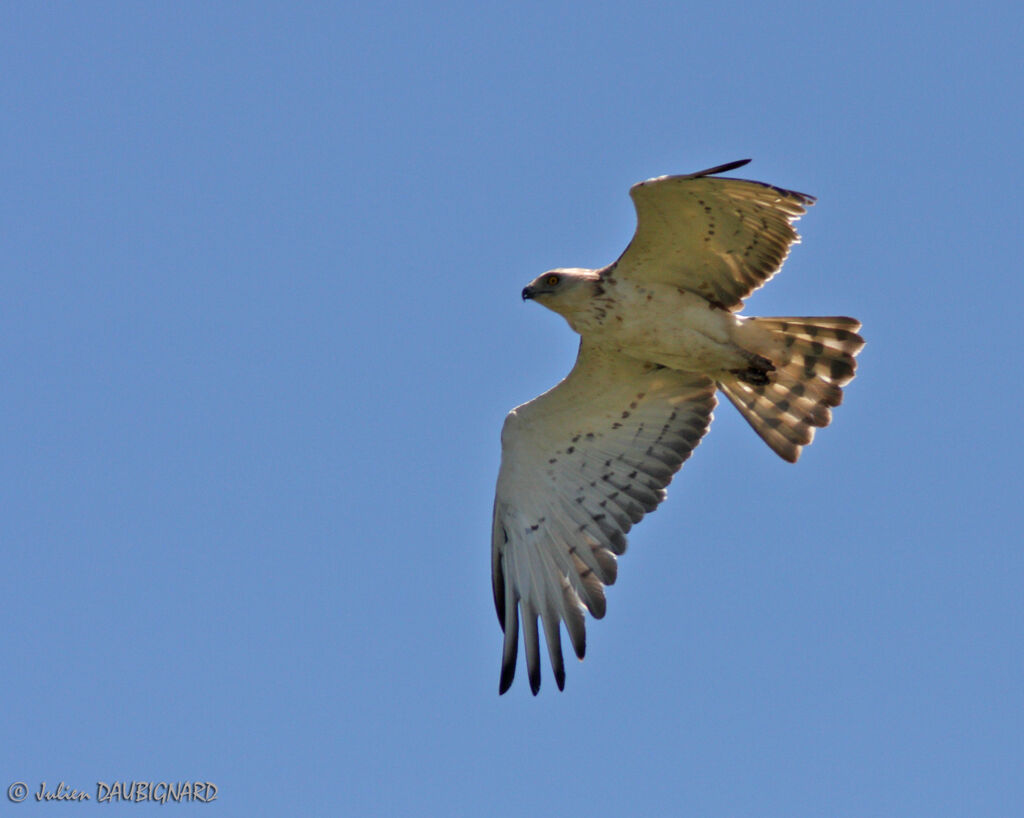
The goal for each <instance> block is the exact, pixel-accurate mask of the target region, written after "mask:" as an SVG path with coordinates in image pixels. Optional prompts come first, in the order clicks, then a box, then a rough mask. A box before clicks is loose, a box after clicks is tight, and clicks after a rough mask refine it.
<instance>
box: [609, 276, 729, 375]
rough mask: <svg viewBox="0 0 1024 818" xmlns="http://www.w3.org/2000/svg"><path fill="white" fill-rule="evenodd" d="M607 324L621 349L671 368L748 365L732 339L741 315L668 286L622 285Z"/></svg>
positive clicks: (711, 371) (713, 370)
mask: <svg viewBox="0 0 1024 818" xmlns="http://www.w3.org/2000/svg"><path fill="white" fill-rule="evenodd" d="M617 289H619V290H620V291H621V293H620V292H617V293H616V295H617V299H616V301H617V302H618V304H619V309H617V310H615V311H614V312H612V313H610V314H609V315H608V317H607V320H606V321H605V322H604V327H605V329H606V331H607V333H608V335H609V340H613V339H614V340H613V342H614V343H615V345H616V346H618V347H619V348H620V349H621V350H622V352H623V353H624V354H626V355H629V356H630V357H633V358H639V359H641V360H645V361H653V362H654V363H658V364H661V365H662V366H667V367H670V368H671V369H679V370H683V371H687V372H705V373H708V374H714V373H718V372H725V371H728V370H730V369H735V368H737V367H740V366H745V365H746V358H745V356H744V354H743V352H742V350H740V349H739V348H738V347H737V346H736V345H735V344H734V343H733V341H732V330H733V328H734V327H735V326H736V325H737V323H738V319H737V317H736V316H734V315H733V314H732V313H729V312H727V311H725V310H723V309H720V308H717V307H715V306H713V305H712V304H710V303H709V302H708V301H707V300H706V299H704V298H702V297H700V296H699V295H695V294H693V293H690V292H687V291H685V290H680V289H678V288H677V287H672V286H670V285H665V284H648V285H645V286H643V287H641V286H636V285H633V286H628V287H623V286H622V285H621V284H620V285H619V288H617Z"/></svg>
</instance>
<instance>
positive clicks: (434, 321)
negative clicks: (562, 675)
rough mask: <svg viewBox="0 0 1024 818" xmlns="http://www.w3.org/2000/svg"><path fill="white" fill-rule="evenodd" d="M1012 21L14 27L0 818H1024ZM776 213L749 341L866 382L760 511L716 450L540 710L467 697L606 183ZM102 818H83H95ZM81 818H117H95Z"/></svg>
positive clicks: (752, 9)
mask: <svg viewBox="0 0 1024 818" xmlns="http://www.w3.org/2000/svg"><path fill="white" fill-rule="evenodd" d="M1022 36H1024V13H1022V11H1021V7H1020V4H1019V3H1009V2H1007V3H1005V4H1000V3H989V4H980V5H979V4H962V5H961V4H949V3H944V2H941V1H940V2H938V3H934V2H929V3H924V2H920V3H891V2H867V3H833V2H806V3H772V4H768V3H763V4H754V3H733V2H718V3H714V4H703V5H696V4H688V3H674V2H672V3H669V2H665V3H648V2H639V3H621V4H609V3H600V2H599V3H593V2H588V3H567V2H550V0H545V2H529V3H518V4H500V5H499V4H483V3H476V2H473V3H469V2H466V3H440V4H426V3H423V4H417V3H406V2H384V3H372V4H371V3H322V4H321V3H302V4H293V3H280V4H265V3H239V4H229V3H215V4H210V3H145V4H143V3H124V4H107V3H95V2H81V3H70V2H68V3H50V2H46V3H23V4H7V5H6V6H5V9H4V11H3V12H2V24H0V89H2V99H0V104H2V112H3V116H2V123H0V191H2V196H0V248H2V252H0V259H2V261H0V265H2V276H0V390H2V397H0V419H2V425H0V429H2V431H0V545H2V552H0V554H2V559H3V562H2V565H3V570H2V573H0V610H2V621H0V625H2V627H0V651H2V656H3V660H4V661H3V670H2V673H0V676H2V679H3V681H2V683H0V691H2V700H3V707H2V708H0V730H2V732H0V776H2V781H0V784H2V786H3V789H4V791H5V792H6V790H7V789H8V787H9V786H10V785H11V784H14V783H16V782H24V783H25V785H26V786H27V788H28V790H29V795H28V797H27V799H26V801H25V802H24V803H22V804H20V805H15V804H11V803H10V802H8V801H7V800H6V796H5V795H3V794H2V793H0V813H2V814H4V815H7V814H11V815H22V814H26V815H27V814H36V813H37V812H38V813H43V812H45V813H46V814H50V813H52V812H53V811H54V809H60V808H57V807H55V805H53V804H38V803H36V802H35V799H34V793H35V792H36V791H38V789H39V787H40V785H41V784H42V782H44V781H45V782H47V786H48V787H50V788H51V789H53V788H56V785H57V784H58V782H60V781H64V782H65V783H66V784H67V786H68V787H71V788H77V789H80V790H84V791H85V792H87V793H89V794H90V797H91V801H90V803H88V804H85V805H81V806H76V807H66V808H63V811H65V812H67V813H68V814H70V813H71V812H72V811H74V812H75V814H76V815H78V814H83V815H84V814H91V813H93V812H98V811H99V810H100V809H101V807H100V805H98V804H97V803H96V796H97V782H106V783H108V784H109V783H111V782H114V781H131V780H137V781H152V782H160V781H180V780H201V781H210V782H213V783H214V784H215V785H216V786H217V788H218V789H217V800H216V802H215V803H213V804H210V805H200V804H191V805H185V804H179V805H163V806H161V805H159V804H152V803H151V804H140V805H137V806H132V807H130V808H128V807H125V808H123V809H125V810H128V811H130V812H131V814H132V815H133V816H135V815H146V814H151V813H152V814H159V815H163V816H168V815H193V814H200V813H201V814H203V815H212V814H219V815H232V816H234V815H239V816H242V815H245V816H262V815H266V816H280V815H308V816H317V815H325V816H333V815H339V816H349V815H351V816H377V815H410V816H411V815H459V816H518V815H533V816H546V815H570V814H581V815H588V816H606V815H607V816H620V815H630V814H632V815H651V816H656V815H695V816H759V817H760V816H780V817H782V816H785V818H794V816H856V817H857V818H863V817H864V816H901V818H905V816H929V818H935V817H936V816H1016V815H1022V814H1024V747H1022V735H1024V732H1022V731H1024V658H1022V657H1024V625H1022V620H1024V604H1022V587H1024V556H1022V553H1024V546H1022V544H1021V539H1022V538H1021V534H1020V530H1021V527H1022V506H1024V496H1022V488H1021V485H1022V482H1021V459H1022V457H1021V456H1022V445H1021V438H1020V433H1019V416H1020V409H1021V406H1022V405H1024V385H1022V384H1024V381H1022V366H1021V361H1020V353H1021V348H1022V335H1021V329H1020V319H1019V317H1018V313H1019V305H1020V303H1021V301H1022V299H1024V287H1022V269H1021V254H1020V244H1021V236H1022V230H1024V215H1022V214H1024V208H1022V206H1021V196H1020V191H1021V189H1022V186H1024V178H1022V176H1024V174H1022V170H1024V162H1022V151H1021V147H1022V146H1021V138H1022V134H1024V117H1022V106H1021V100H1022V99H1024V69H1022V62H1021V57H1020V41H1021V37H1022ZM748 156H749V157H753V159H754V162H753V164H751V165H750V166H749V167H747V168H744V169H743V171H742V174H741V175H743V176H745V177H747V178H754V179H760V180H763V181H767V182H771V183H773V184H777V185H780V186H784V187H790V188H794V189H796V190H801V191H806V192H808V193H812V194H815V195H817V196H818V197H819V202H818V204H817V205H816V206H815V207H814V208H813V209H812V210H811V212H810V213H809V214H808V215H807V216H806V217H805V218H804V219H803V221H802V222H801V223H800V229H801V233H802V234H803V238H804V240H803V244H802V245H801V246H799V247H797V248H796V249H795V251H794V253H793V254H792V256H791V257H790V260H789V262H788V263H787V265H786V267H785V270H784V271H783V273H782V274H780V275H779V276H778V277H777V278H776V279H775V280H774V281H773V282H772V283H771V284H770V286H768V287H766V288H765V289H763V290H762V291H759V292H758V293H757V294H756V295H755V296H754V297H753V298H752V299H751V301H750V304H749V306H748V308H747V312H748V313H749V314H762V315H800V314H810V315H814V314H823V315H830V314H837V313H838V314H850V315H854V316H857V317H859V318H861V319H862V320H863V321H864V335H865V337H866V338H867V342H868V343H867V347H866V348H865V350H864V352H863V354H862V355H861V358H860V365H861V366H860V370H859V375H858V377H857V379H856V380H855V381H854V382H853V383H852V384H851V386H850V388H849V389H848V390H847V398H846V402H845V403H844V405H843V406H842V407H841V408H840V409H838V410H837V411H836V413H835V422H834V424H833V425H832V427H830V428H829V429H827V430H825V431H823V432H821V433H819V435H818V437H817V439H816V441H815V443H814V445H813V446H812V447H810V448H809V449H808V450H807V451H806V452H805V453H804V456H803V458H802V460H801V462H800V463H799V464H798V465H797V466H790V465H788V464H786V463H784V462H782V461H781V460H780V459H779V458H777V457H776V456H775V455H773V454H772V453H771V452H770V451H769V450H768V448H767V447H766V446H765V445H764V444H763V443H761V441H760V440H758V439H757V437H756V436H755V435H754V434H753V433H752V432H751V430H750V429H749V428H748V427H747V426H746V424H745V423H744V422H743V421H742V420H741V419H740V418H739V416H738V415H737V414H736V412H735V411H734V410H733V409H732V407H731V406H728V405H722V406H720V407H719V409H718V410H717V412H716V415H717V417H716V420H715V423H714V424H713V426H712V430H711V433H710V435H709V436H708V437H707V438H706V439H705V441H704V443H703V444H702V445H701V446H700V447H699V448H698V449H697V451H696V452H695V454H694V456H693V458H692V459H691V460H690V461H689V462H688V463H687V465H686V466H685V467H684V469H683V471H682V472H680V474H679V475H678V477H677V478H676V480H675V482H674V483H673V484H672V486H671V487H670V490H669V499H668V501H667V502H666V503H665V504H664V505H663V506H662V507H661V508H660V509H659V511H658V512H657V513H655V514H653V515H651V516H650V517H649V518H647V519H646V520H645V521H644V522H643V523H641V524H640V525H639V526H638V527H637V528H636V529H634V531H633V533H632V536H631V539H630V550H629V552H628V553H627V554H626V555H625V556H624V557H623V558H622V559H621V560H620V571H619V580H618V582H617V583H616V585H615V586H614V587H612V588H611V589H609V593H608V602H609V604H608V615H607V617H606V618H605V619H604V620H602V621H600V622H593V621H591V622H590V623H589V628H588V631H589V640H588V655H587V658H586V661H585V662H583V663H578V662H576V661H575V660H572V661H571V662H570V663H569V665H568V666H567V671H568V679H567V685H566V690H565V692H564V693H559V692H558V691H557V690H556V688H555V686H554V684H553V681H552V678H551V675H550V671H549V669H548V667H547V665H546V658H545V666H544V686H543V688H542V690H541V693H540V695H539V696H538V697H537V698H534V697H533V696H531V695H530V692H529V687H528V685H527V684H526V683H525V678H524V675H523V672H522V668H520V673H519V677H518V678H517V680H516V683H515V685H514V686H513V688H512V690H511V691H510V693H509V694H508V695H506V696H504V697H501V698H499V697H498V695H497V687H498V670H499V658H500V648H501V633H500V629H499V626H498V623H497V621H496V619H495V615H494V610H493V606H492V601H491V596H490V595H491V589H490V576H489V573H490V553H489V551H490V523H491V503H492V498H493V490H494V481H495V478H496V475H497V469H498V460H499V444H498V433H499V429H500V426H501V422H502V420H503V417H504V415H505V413H506V412H507V411H508V410H509V409H510V408H511V407H512V406H514V405H516V404H517V403H521V402H523V401H526V400H528V399H530V398H532V397H534V396H535V395H537V394H538V393H540V392H541V391H543V390H545V389H547V388H548V387H550V386H552V385H553V384H554V383H556V382H557V381H558V379H560V378H561V377H562V376H564V375H565V373H567V372H568V370H569V368H570V366H571V364H572V362H573V360H574V358H575V354H576V338H575V336H574V335H573V334H572V333H571V331H570V330H569V329H568V327H567V326H565V324H564V322H563V321H562V320H561V319H560V318H558V317H557V316H556V315H554V314H552V313H549V312H547V311H546V310H544V309H542V308H540V307H539V306H537V305H535V304H523V303H522V302H521V300H520V297H519V293H520V290H521V288H522V287H523V285H524V284H526V282H527V281H529V280H530V279H532V278H533V277H534V276H536V275H537V274H539V273H540V272H542V271H543V270H546V269H549V268H551V267H556V266H588V267H591V266H592V267H597V266H601V265H603V264H606V263H608V262H610V261H612V260H613V259H614V258H615V257H616V256H617V255H618V253H619V252H620V251H621V250H622V248H623V247H624V246H625V245H626V243H627V241H628V240H629V237H630V236H631V235H632V231H633V225H634V221H633V219H634V216H633V210H632V206H631V203H630V200H629V197H628V195H627V190H628V188H629V186H630V185H631V184H633V183H634V182H637V181H639V180H641V179H644V178H647V177H651V176H657V175H661V174H666V173H686V172H690V171H694V170H697V169H700V168H704V167H708V166H710V165H714V164H719V163H723V162H727V161H730V160H734V159H740V158H743V157H748ZM108 807H109V805H108ZM128 811H125V812H124V814H126V815H127V814H128Z"/></svg>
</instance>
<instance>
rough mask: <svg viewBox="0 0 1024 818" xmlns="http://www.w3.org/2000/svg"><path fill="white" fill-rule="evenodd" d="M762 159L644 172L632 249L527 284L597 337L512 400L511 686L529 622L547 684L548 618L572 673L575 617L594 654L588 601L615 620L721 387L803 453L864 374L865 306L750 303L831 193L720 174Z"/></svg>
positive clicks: (507, 497) (507, 560)
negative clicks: (753, 313)
mask: <svg viewBox="0 0 1024 818" xmlns="http://www.w3.org/2000/svg"><path fill="white" fill-rule="evenodd" d="M747 161H749V160H744V161H740V162H733V163H730V164H728V165H722V166H720V167H717V168H712V169H710V170H706V171H701V172H699V173H695V174H691V175H688V176H663V177H660V178H658V179H651V180H648V181H646V182H641V183H640V184H638V185H634V187H633V188H632V189H631V191H630V194H631V195H632V197H633V201H634V204H635V205H636V210H637V230H636V234H635V235H634V237H633V240H632V241H631V242H630V244H629V246H628V247H627V248H626V251H625V252H624V253H623V254H622V256H621V257H620V258H619V259H618V260H617V261H616V262H615V263H613V264H611V265H609V266H608V267H605V268H603V269H601V270H580V269H558V270H551V271H549V272H547V273H544V274H543V275H541V276H539V277H538V278H537V279H535V280H534V281H533V282H531V284H530V285H528V286H527V287H526V289H524V290H523V298H524V299H526V298H532V299H536V300H538V301H539V302H540V303H542V304H543V305H544V306H546V307H549V308H550V309H552V310H554V311H556V312H558V313H560V314H561V315H563V316H564V317H565V318H566V320H567V321H568V322H569V325H570V326H571V327H572V328H573V329H574V330H576V331H577V332H578V333H579V334H580V336H581V341H580V352H579V356H578V358H577V361H576V365H575V366H574V367H573V369H572V371H571V372H570V373H569V375H568V376H567V377H566V378H565V380H563V381H562V382H561V383H559V384H558V385H557V386H555V387H554V388H553V389H551V390H549V391H548V392H545V393H544V394H543V395H541V396H540V397H538V398H535V399H534V400H532V401H530V402H529V403H525V404H523V405H522V406H519V407H517V408H516V409H513V410H512V412H510V413H509V415H508V418H507V419H506V421H505V425H504V428H503V429H502V461H501V471H500V473H499V475H498V486H497V493H496V497H495V503H494V526H493V535H492V579H493V587H494V601H495V607H496V609H497V614H498V620H499V622H500V623H501V626H502V629H503V630H504V633H505V640H504V649H503V655H502V671H501V680H500V684H499V691H500V692H501V693H504V692H505V691H506V690H507V689H508V687H509V685H511V683H512V679H513V677H514V675H515V665H516V654H517V649H518V633H519V627H520V618H521V619H522V631H523V641H524V644H525V650H526V665H527V673H528V676H529V680H530V687H531V689H532V690H533V692H534V693H536V692H537V691H538V690H539V688H540V636H539V631H538V625H537V620H538V617H539V618H540V621H541V624H542V627H543V629H544V634H545V639H546V642H547V647H548V657H549V660H550V662H551V667H552V670H553V672H554V675H555V680H556V682H557V684H558V687H559V688H560V689H561V688H562V687H563V686H564V682H565V670H564V665H563V659H562V648H561V630H560V628H561V625H562V624H563V623H564V626H565V629H566V632H567V634H568V636H569V641H570V643H571V645H572V647H573V650H574V652H575V653H576V655H577V656H578V657H580V658H581V659H582V658H583V655H584V652H585V647H586V642H585V626H584V609H586V610H587V611H589V612H590V614H591V615H592V616H594V617H595V618H598V619H599V618H601V617H602V616H604V613H605V596H604V586H606V585H611V584H612V583H613V582H614V581H615V578H616V573H617V561H616V558H617V556H619V555H621V554H622V553H623V552H624V551H625V549H626V534H627V533H628V532H629V529H630V528H631V526H632V525H634V524H635V523H637V522H639V521H640V519H641V518H642V517H643V516H644V514H645V513H647V512H650V511H653V510H654V509H655V508H656V507H657V505H658V504H659V503H660V502H661V501H662V500H663V499H664V498H665V488H666V486H667V485H668V484H669V483H670V482H671V480H672V477H673V475H674V474H675V473H676V472H677V471H678V470H679V468H680V466H681V465H682V464H683V462H684V461H685V460H686V459H687V458H688V457H689V456H690V454H691V452H692V451H693V449H694V448H695V447H696V446H697V444H698V443H699V442H700V440H701V438H702V437H703V436H704V434H705V432H706V431H707V428H708V425H709V424H710V422H711V412H712V409H713V408H714V406H715V390H716V388H720V389H721V390H722V391H723V392H724V393H725V395H726V396H727V397H728V398H729V400H730V401H731V402H732V403H733V404H734V405H735V406H736V408H737V409H738V410H739V411H740V413H741V414H742V415H743V417H744V418H746V419H747V421H748V422H749V423H750V425H751V426H752V427H753V428H754V430H755V431H756V432H757V433H758V434H759V435H760V436H761V437H762V439H763V440H764V441H765V442H766V443H767V444H768V445H769V446H770V447H771V448H772V449H773V450H774V451H775V452H776V453H778V454H779V455H780V456H781V457H782V458H784V459H786V460H788V461H790V462H795V461H796V460H797V458H798V457H799V456H800V451H801V448H802V447H803V446H805V445H807V444H808V443H810V442H811V439H812V438H813V435H814V430H815V428H818V427H822V426H826V425H827V424H828V423H829V421H830V420H831V407H834V406H838V405H839V403H840V401H841V400H842V386H843V385H845V384H846V383H847V382H849V380H850V379H851V378H852V377H853V374H854V370H855V367H856V363H855V361H854V356H855V355H856V354H857V353H858V352H859V351H860V349H861V347H862V346H863V343H864V342H863V339H862V338H861V337H860V335H858V334H857V330H858V329H859V328H860V324H859V322H857V321H856V320H854V319H852V318H842V317H831V318H744V317H742V316H739V315H737V314H735V310H737V309H738V308H739V307H741V306H742V300H743V299H744V298H745V297H746V296H747V295H749V294H750V293H751V292H752V291H753V290H755V289H757V288H758V287H760V286H761V285H762V284H763V283H764V282H765V281H767V280H768V279H770V278H771V277H772V276H773V275H774V274H775V273H776V272H777V271H778V270H779V268H780V267H781V266H782V263H783V262H784V261H785V258H786V255H787V254H788V252H789V248H790V246H791V245H792V244H793V243H795V242H796V241H798V238H797V234H796V232H795V231H794V229H793V227H792V222H793V221H795V220H796V219H797V218H799V217H800V216H801V215H802V214H803V213H804V212H805V208H806V207H807V206H808V205H810V204H813V202H814V199H813V198H812V197H810V196H807V195H805V194H802V193H795V192H793V191H787V190H782V189H781V188H775V187H772V186H770V185H765V184H762V183H760V182H749V181H744V180H740V179H728V178H714V177H713V174H717V173H723V172H726V171H729V170H733V169H734V168H737V167H740V166H742V165H745V164H746V163H747ZM520 614H521V616H520Z"/></svg>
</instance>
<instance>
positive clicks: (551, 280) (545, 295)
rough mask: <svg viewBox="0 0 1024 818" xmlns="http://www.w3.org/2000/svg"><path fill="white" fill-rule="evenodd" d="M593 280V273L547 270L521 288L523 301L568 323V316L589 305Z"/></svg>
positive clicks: (572, 270)
mask: <svg viewBox="0 0 1024 818" xmlns="http://www.w3.org/2000/svg"><path fill="white" fill-rule="evenodd" d="M597 280H598V274H597V272H596V271H595V270H582V269H580V268H578V267H568V268H559V269H557V270H548V271H547V272H546V273H543V274H541V275H539V276H537V277H536V278H535V279H534V280H533V281H531V282H530V283H529V284H527V285H526V287H524V288H523V301H526V300H533V301H536V302H537V303H538V304H543V305H544V306H545V307H547V308H548V309H549V310H554V311H555V312H557V313H558V314H559V315H563V316H565V317H566V318H568V319H569V322H570V323H572V316H573V315H575V314H576V313H578V312H579V311H581V310H583V309H585V308H586V307H587V306H588V305H589V303H590V300H591V298H592V297H593V296H594V293H595V285H596V283H597Z"/></svg>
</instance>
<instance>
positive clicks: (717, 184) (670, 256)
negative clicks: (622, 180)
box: [606, 159, 814, 309]
mask: <svg viewBox="0 0 1024 818" xmlns="http://www.w3.org/2000/svg"><path fill="white" fill-rule="evenodd" d="M749 161H750V160H749V159H745V160H741V161H739V162H731V163H729V164H728V165H721V166H719V167H717V168H709V169H708V170H702V171H700V172H698V173H691V174H689V175H688V176H661V177H658V178H657V179H648V180H647V181H646V182H640V183H639V184H636V185H633V187H632V188H631V189H630V191H629V194H630V196H632V197H633V204H634V205H635V206H636V215H637V226H636V234H635V235H634V236H633V240H632V241H631V242H630V243H629V246H628V247H627V248H626V251H625V252H624V253H623V254H622V255H621V256H620V257H619V260H618V261H616V262H615V264H613V265H612V266H611V267H610V268H608V269H607V273H606V274H611V275H615V276H620V277H622V278H629V279H632V280H634V281H652V282H660V283H663V284H673V285H675V286H677V287H682V288H684V289H687V290H690V291H692V292H695V293H699V294H700V295H702V296H704V297H705V298H707V299H708V300H709V301H712V302H714V303H716V304H720V305H721V306H723V307H725V308H727V309H736V308H737V307H739V306H740V304H741V302H742V299H744V298H746V297H747V296H748V295H749V294H750V293H752V292H753V291H754V290H756V289H757V288H758V287H760V286H761V285H762V284H764V283H765V282H766V281H767V280H768V279H769V278H771V277H772V276H773V275H774V274H775V273H776V272H778V270H779V268H780V267H782V263H783V262H784V261H785V260H786V256H787V255H788V254H789V248H790V245H792V244H794V243H796V242H797V241H799V236H797V233H796V231H795V230H794V229H793V226H792V222H794V221H796V220H797V219H798V218H800V216H802V215H803V214H804V213H806V212H807V211H806V208H807V207H808V206H810V205H812V204H814V197H813V196H808V195H806V194H804V193H796V192H795V191H792V190H783V189H782V188H777V187H772V186H771V185H766V184H763V183H761V182H748V181H745V180H743V179H723V178H713V177H712V176H711V175H712V174H715V173H723V172H725V171H728V170H733V169H735V168H738V167H741V166H743V165H745V164H747V162H749Z"/></svg>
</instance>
